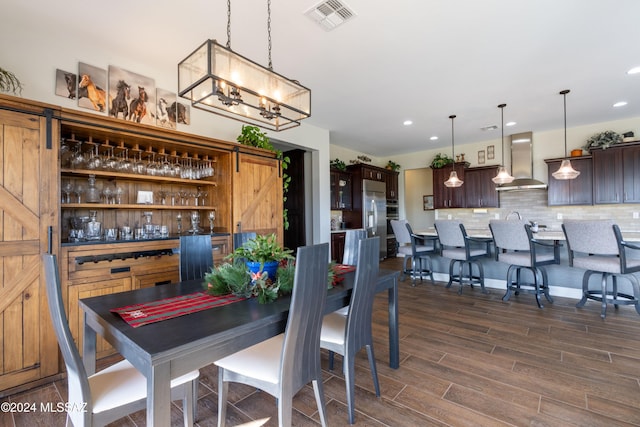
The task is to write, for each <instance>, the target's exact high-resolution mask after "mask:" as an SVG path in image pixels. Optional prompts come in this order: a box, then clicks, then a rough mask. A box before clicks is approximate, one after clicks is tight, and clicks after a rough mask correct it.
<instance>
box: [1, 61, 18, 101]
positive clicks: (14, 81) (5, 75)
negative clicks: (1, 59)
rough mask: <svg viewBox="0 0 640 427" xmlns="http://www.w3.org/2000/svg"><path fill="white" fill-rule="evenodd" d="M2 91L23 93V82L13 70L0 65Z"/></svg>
mask: <svg viewBox="0 0 640 427" xmlns="http://www.w3.org/2000/svg"><path fill="white" fill-rule="evenodd" d="M0 92H13V93H14V94H15V95H17V94H19V93H22V82H20V80H19V79H18V78H17V77H16V75H15V74H13V73H12V72H11V71H7V70H5V69H4V68H2V67H0Z"/></svg>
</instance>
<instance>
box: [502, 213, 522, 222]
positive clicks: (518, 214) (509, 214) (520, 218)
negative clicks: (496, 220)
mask: <svg viewBox="0 0 640 427" xmlns="http://www.w3.org/2000/svg"><path fill="white" fill-rule="evenodd" d="M512 214H515V215H517V216H518V219H519V220H522V217H521V216H520V212H518V211H511V212H509V213H508V214H507V217H506V218H505V219H509V217H510V216H511V215H512Z"/></svg>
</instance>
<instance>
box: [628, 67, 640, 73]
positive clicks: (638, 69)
mask: <svg viewBox="0 0 640 427" xmlns="http://www.w3.org/2000/svg"><path fill="white" fill-rule="evenodd" d="M638 73H640V67H633V68H632V69H630V70H629V71H627V74H638Z"/></svg>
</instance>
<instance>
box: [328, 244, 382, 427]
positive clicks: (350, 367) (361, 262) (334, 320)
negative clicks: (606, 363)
mask: <svg viewBox="0 0 640 427" xmlns="http://www.w3.org/2000/svg"><path fill="white" fill-rule="evenodd" d="M379 251H380V237H371V238H368V239H363V240H360V242H359V248H358V262H357V264H356V265H357V267H356V277H355V281H354V284H353V291H352V292H351V300H350V301H349V311H348V314H347V316H346V317H345V316H342V315H340V314H339V313H335V312H334V313H330V314H327V315H326V316H324V319H323V321H322V332H321V334H320V347H321V348H324V349H327V350H329V369H330V370H332V369H333V359H334V354H335V353H338V354H340V355H342V356H343V362H342V371H343V373H344V377H345V385H346V391H347V393H346V394H347V408H348V411H349V424H353V423H354V420H355V410H354V398H355V357H356V354H357V353H358V352H359V351H360V349H362V347H365V348H366V349H367V355H368V357H369V368H370V369H371V376H372V377H373V385H374V387H375V391H376V396H377V397H380V384H379V382H378V371H377V369H376V360H375V357H374V354H373V334H372V332H371V322H372V319H371V316H372V312H373V298H374V295H375V292H376V289H375V285H376V278H377V277H378V271H379V265H380V260H379Z"/></svg>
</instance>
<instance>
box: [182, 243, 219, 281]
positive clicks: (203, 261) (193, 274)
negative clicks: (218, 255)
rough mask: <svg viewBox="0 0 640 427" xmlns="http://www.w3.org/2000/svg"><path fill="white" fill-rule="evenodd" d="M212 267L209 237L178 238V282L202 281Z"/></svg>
mask: <svg viewBox="0 0 640 427" xmlns="http://www.w3.org/2000/svg"><path fill="white" fill-rule="evenodd" d="M211 267H213V250H212V248H211V236H209V235H208V234H195V235H188V236H180V281H185V280H194V279H202V278H203V277H204V275H205V274H207V273H208V272H209V271H210V269H211Z"/></svg>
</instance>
